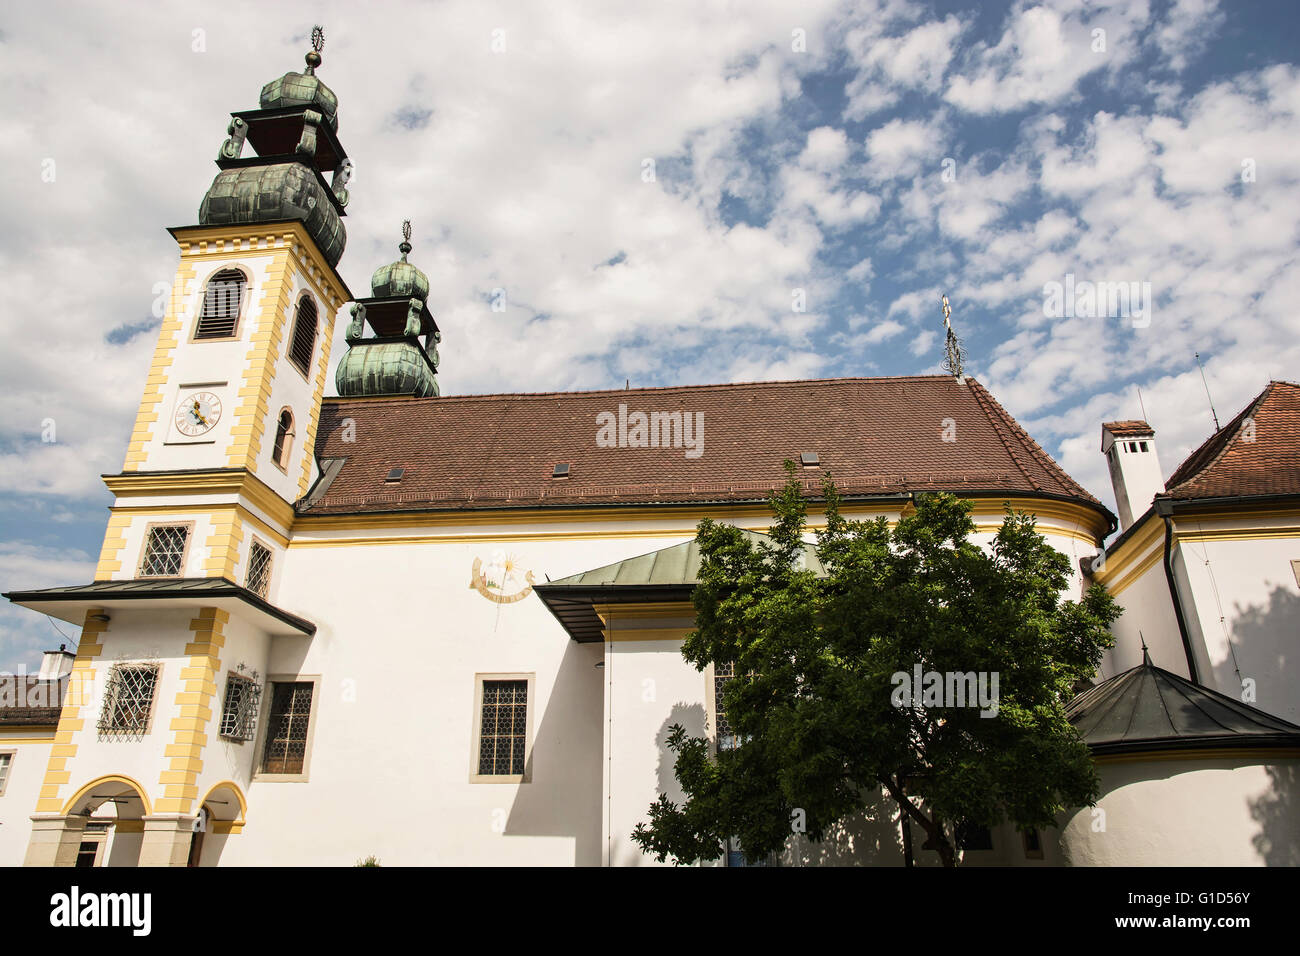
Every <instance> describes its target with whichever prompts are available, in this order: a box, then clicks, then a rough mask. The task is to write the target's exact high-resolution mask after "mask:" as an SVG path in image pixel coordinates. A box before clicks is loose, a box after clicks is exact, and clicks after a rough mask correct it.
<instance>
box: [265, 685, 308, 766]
mask: <svg viewBox="0 0 1300 956" xmlns="http://www.w3.org/2000/svg"><path fill="white" fill-rule="evenodd" d="M271 687H272V691H271V713H270V716H269V718H268V719H267V724H266V747H265V750H264V752H263V754H262V773H302V772H303V766H304V765H305V763H306V760H307V728H308V726H309V725H310V722H311V696H312V684H311V681H295V682H292V683H275V684H272V685H271Z"/></svg>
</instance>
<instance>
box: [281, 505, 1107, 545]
mask: <svg viewBox="0 0 1300 956" xmlns="http://www.w3.org/2000/svg"><path fill="white" fill-rule="evenodd" d="M425 517H426V516H419V517H414V518H413V517H410V516H408V517H406V518H405V519H404V520H403V521H402V522H401V525H402V526H403V527H412V526H418V525H420V524H444V523H446V524H468V525H475V526H477V525H484V524H491V523H492V522H489V521H484V520H464V519H463V518H462V519H461V520H454V521H447V522H442V521H425V520H423V518H425ZM554 517H555V516H553V515H545V514H543V515H541V516H540V517H539V516H538V515H537V514H536V513H535V514H534V515H533V517H532V519H531V521H533V522H535V523H538V524H544V523H546V520H547V519H552V518H554ZM652 517H658V518H663V517H677V516H676V515H672V516H665V515H662V514H660V515H655V516H652ZM620 519H621V520H635V519H633V518H630V517H626V518H625V517H624V516H619V515H611V516H608V517H606V518H604V519H603V520H610V521H614V520H620ZM313 520H320V519H308V518H304V517H299V518H298V519H297V521H296V523H295V526H294V533H295V535H300V534H304V533H310V532H311V531H315V530H325V529H320V528H317V527H313V526H312V525H313ZM559 520H568V519H564V518H561V519H559ZM576 520H586V521H598V520H602V519H599V518H594V517H593V516H591V515H585V516H584V517H583V518H582V519H576ZM518 523H522V521H511V520H509V519H505V520H503V521H502V524H518ZM896 523H897V522H890V526H891V527H893V526H894V525H895V524H896ZM824 527H825V525H824V524H816V523H809V524H808V526H807V530H809V531H820V530H821V529H822V528H824ZM999 528H1001V525H976V527H975V530H976V532H977V533H980V534H996V533H997V531H998V529H999ZM329 530H337V529H334V528H331V529H329ZM1039 532H1040V533H1041V534H1044V535H1052V536H1055V537H1058V538H1066V539H1072V540H1077V541H1082V542H1083V543H1085V544H1087V545H1088V547H1089V548H1096V546H1097V542H1096V539H1095V538H1092V537H1090V536H1089V535H1088V534H1087V533H1085V532H1082V531H1075V530H1072V529H1069V528H1055V527H1047V528H1043V527H1041V526H1040V528H1039ZM695 534H696V529H695V528H694V527H675V528H654V529H645V528H635V529H623V528H611V529H605V530H601V531H514V532H500V531H496V532H492V531H485V532H483V533H481V534H466V533H458V534H415V535H391V536H387V537H383V536H373V535H372V536H365V537H355V538H301V537H294V538H293V539H292V540H291V541H290V542H289V547H290V548H345V547H354V546H355V547H366V546H372V545H395V544H465V543H470V542H475V541H594V540H611V539H617V538H686V539H693V538H694V537H695Z"/></svg>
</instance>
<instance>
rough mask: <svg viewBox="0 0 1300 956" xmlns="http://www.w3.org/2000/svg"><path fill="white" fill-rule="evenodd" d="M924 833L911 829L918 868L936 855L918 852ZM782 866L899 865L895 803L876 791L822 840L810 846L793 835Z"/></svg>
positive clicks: (900, 838)
mask: <svg viewBox="0 0 1300 956" xmlns="http://www.w3.org/2000/svg"><path fill="white" fill-rule="evenodd" d="M924 841H925V834H923V833H920V832H919V831H918V830H917V829H916V828H915V827H914V828H913V829H912V855H913V858H914V859H915V861H916V864H917V865H918V866H926V865H929V864H930V863H932V862H934V863H937V862H938V854H936V853H932V852H930V851H929V850H924V851H923V850H922V849H921V844H922V843H923V842H924ZM781 865H782V866H902V865H903V835H902V832H901V830H900V828H899V824H898V804H897V803H895V802H894V801H893V800H892V799H891V798H889V797H887V796H885V794H884V792H883V791H881V790H877V791H876V793H875V795H874V797H873V798H871V799H870V802H868V803H867V806H866V810H865V811H864V812H862V813H857V814H854V815H853V816H851V817H848V818H846V819H844V820H841V821H839V822H838V823H836V824H834V825H833V826H831V827H830V828H829V829H828V830H827V832H826V837H825V839H823V840H821V841H820V842H817V843H814V842H812V841H811V840H809V839H807V838H806V837H802V836H796V837H794V838H793V839H792V840H791V841H790V843H789V844H788V846H787V848H786V851H785V852H784V853H782V854H781Z"/></svg>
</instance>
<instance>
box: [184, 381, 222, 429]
mask: <svg viewBox="0 0 1300 956" xmlns="http://www.w3.org/2000/svg"><path fill="white" fill-rule="evenodd" d="M220 420H221V399H220V398H218V397H217V396H216V395H214V394H213V393H212V392H186V393H185V394H183V395H181V400H180V402H179V403H178V404H177V406H176V430H177V431H178V432H180V433H181V434H182V435H186V436H188V437H189V438H197V437H198V436H199V435H203V434H206V433H207V432H209V431H211V430H212V427H213V426H214V425H216V423H217V422H218V421H220Z"/></svg>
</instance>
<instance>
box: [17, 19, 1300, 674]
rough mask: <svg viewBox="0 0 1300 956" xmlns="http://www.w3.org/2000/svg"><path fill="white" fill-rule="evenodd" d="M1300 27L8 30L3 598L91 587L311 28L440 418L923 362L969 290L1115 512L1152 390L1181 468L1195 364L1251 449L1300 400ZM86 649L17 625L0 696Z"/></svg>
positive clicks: (916, 368)
mask: <svg viewBox="0 0 1300 956" xmlns="http://www.w3.org/2000/svg"><path fill="white" fill-rule="evenodd" d="M1298 20H1300V12H1298V8H1297V5H1296V4H1294V3H1292V2H1289V0H1279V2H1273V3H1250V2H1245V0H1233V2H1232V3H1230V4H1229V3H1226V2H1225V3H1222V4H1220V3H1216V2H1215V0H1172V2H1171V0H1150V2H1142V0H1129V2H1119V3H1107V2H1104V0H1091V2H1084V0H1046V2H1042V3H1038V2H1032V0H1021V2H1012V3H997V2H988V3H969V4H966V5H956V4H951V3H939V2H934V3H924V2H909V0H856V2H833V0H798V2H793V0H786V2H761V0H744V2H741V0H735V2H726V3H721V2H718V3H710V2H701V0H682V2H667V0H660V2H656V3H642V4H631V3H622V4H610V3H603V2H570V0H548V2H546V3H526V2H518V3H491V2H484V0H464V2H461V0H451V2H442V3H432V4H429V3H423V4H397V3H383V4H374V5H369V4H359V3H356V2H347V3H333V2H326V3H317V4H313V5H310V6H306V5H302V6H300V5H296V4H265V3H255V4H242V3H238V2H222V3H219V4H218V3H195V4H185V3H174V4H168V5H166V6H165V7H162V8H154V7H152V6H151V7H149V8H145V6H144V5H135V4H111V5H106V4H102V3H85V4H75V3H64V2H43V3H40V4H27V5H22V6H18V5H7V6H6V7H5V8H4V10H3V12H0V168H3V169H4V171H5V175H4V176H3V178H0V217H2V219H3V223H4V228H3V230H0V278H2V279H3V281H4V282H5V283H6V285H7V286H8V294H7V295H6V301H7V303H8V304H7V306H6V307H5V308H4V310H3V313H2V314H0V325H2V327H3V332H4V338H5V347H4V348H3V349H0V381H2V382H3V387H4V390H5V396H4V406H3V409H4V411H3V415H2V416H0V489H2V496H0V589H3V590H8V589H10V588H13V587H20V586H21V587H39V586H49V585H54V584H72V583H83V582H85V581H88V580H90V578H91V575H92V571H93V568H94V564H95V559H96V558H97V555H98V549H99V544H100V540H101V538H102V535H103V529H104V525H105V523H106V520H107V512H106V510H105V509H106V507H107V505H108V504H109V502H110V496H109V495H108V493H107V491H106V490H105V489H104V487H103V485H102V483H101V481H100V479H99V475H101V474H103V473H112V472H117V471H119V470H120V468H121V464H122V458H123V455H124V453H125V448H126V443H127V437H128V435H129V432H130V429H131V424H132V419H133V417H134V413H135V410H136V408H137V405H138V401H139V395H140V392H141V389H142V388H143V383H144V376H145V371H146V369H147V367H148V363H149V358H150V355H151V353H152V349H153V346H154V341H155V337H156V330H157V326H158V322H159V320H158V318H156V317H155V316H154V315H153V311H152V307H153V303H154V301H155V299H156V298H157V295H158V289H159V287H160V284H165V283H167V282H169V281H170V280H171V278H172V276H173V273H174V270H175V265H176V251H175V245H174V243H173V241H172V240H171V238H170V236H168V234H167V233H166V232H165V231H164V227H166V226H179V225H188V224H192V223H194V222H195V221H196V219H197V214H198V205H199V201H200V199H201V198H202V196H203V192H204V190H205V189H206V188H207V186H208V184H209V183H210V182H211V179H212V177H213V175H215V172H216V169H215V167H214V166H213V162H212V160H213V158H214V157H215V155H216V151H217V148H218V146H219V145H220V143H221V141H222V140H223V138H224V135H225V128H226V123H227V121H228V114H229V112H230V111H232V110H242V109H248V108H252V107H255V106H256V105H257V94H258V91H259V90H260V88H261V86H262V84H263V83H265V82H266V81H268V80H270V79H272V78H273V77H275V76H278V75H280V74H282V73H284V72H285V71H287V70H291V69H293V70H298V69H301V64H302V55H303V53H304V52H305V50H306V49H307V41H306V37H307V35H308V33H309V31H310V29H311V25H312V24H313V23H314V22H320V23H323V24H324V26H325V30H326V37H327V39H326V45H325V49H324V54H323V55H324V65H323V66H322V67H321V69H320V76H321V78H322V79H323V80H325V82H326V83H328V84H329V85H330V86H331V87H332V88H333V90H334V91H335V92H336V93H337V94H338V97H339V101H340V110H339V116H340V128H339V133H340V138H341V139H342V141H343V143H344V145H345V146H346V148H347V149H348V151H349V154H350V155H351V157H352V158H353V160H354V162H355V163H356V175H355V177H354V179H353V180H352V182H351V184H350V189H351V194H352V202H351V205H350V206H349V213H350V215H349V217H348V219H347V220H346V224H347V228H348V232H349V241H348V248H347V252H346V254H345V255H344V258H343V261H342V263H341V272H342V273H343V276H344V278H345V279H346V280H347V282H348V283H349V285H350V286H351V287H352V289H353V290H354V291H358V293H359V294H361V293H363V292H364V291H365V290H367V289H368V278H369V275H370V273H371V271H372V270H373V269H374V268H375V267H376V266H378V265H380V264H382V263H384V262H387V261H390V260H391V259H392V258H393V256H394V251H395V249H394V247H395V244H396V242H397V241H398V238H399V236H398V232H399V226H400V223H401V221H402V219H404V218H410V219H411V220H412V221H413V223H414V229H415V236H414V245H415V251H414V253H413V254H412V257H411V258H412V261H414V262H416V263H417V264H419V265H420V266H421V267H422V268H423V269H424V270H425V271H426V272H427V273H428V274H429V276H430V280H431V286H432V291H431V293H430V299H431V301H430V303H429V305H430V307H431V309H432V311H433V313H434V314H435V315H436V316H437V317H438V321H439V324H440V326H441V328H442V330H443V336H444V339H443V344H442V346H441V349H440V351H441V355H442V368H441V369H440V374H439V379H440V382H441V384H442V388H443V391H444V393H448V394H450V393H460V394H464V393H470V392H499V391H518V390H550V389H586V388H600V387H608V386H613V385H622V384H623V382H624V381H625V380H631V382H632V383H633V384H635V385H667V384H692V383H708V382H727V381H752V380H767V379H791V378H820V377H834V376H842V375H910V374H925V373H934V372H937V371H938V370H939V362H940V360H941V359H942V334H941V333H942V320H941V316H940V312H939V297H940V295H941V294H943V293H947V294H948V296H949V298H950V300H951V303H952V307H953V318H954V321H955V323H956V325H957V328H958V330H959V332H960V334H961V335H962V337H963V339H964V341H965V344H966V347H967V349H968V352H969V358H968V366H967V370H968V372H969V373H971V374H973V375H975V376H976V377H977V378H979V379H980V380H981V381H982V382H984V383H985V384H986V385H988V386H989V387H990V388H991V389H992V391H993V393H994V394H995V395H996V396H997V397H998V398H999V399H1000V400H1001V402H1002V403H1003V404H1004V405H1005V406H1006V407H1007V408H1008V409H1009V410H1010V411H1011V413H1012V414H1013V415H1015V416H1016V417H1017V418H1018V419H1019V421H1020V422H1021V423H1022V424H1023V425H1024V426H1025V427H1026V428H1027V429H1028V430H1029V432H1030V433H1031V434H1032V435H1034V436H1035V437H1036V438H1037V439H1038V440H1039V442H1041V443H1042V444H1043V445H1044V446H1045V447H1046V448H1047V449H1048V451H1049V452H1051V453H1052V454H1053V455H1054V456H1055V457H1056V458H1057V460H1058V461H1060V462H1061V463H1062V465H1064V467H1065V468H1066V470H1067V471H1069V472H1070V473H1071V474H1072V475H1074V476H1075V477H1076V478H1077V479H1078V480H1080V481H1081V482H1082V483H1083V484H1084V485H1085V486H1086V487H1088V488H1089V489H1090V490H1091V491H1092V492H1093V493H1094V494H1096V495H1097V496H1098V497H1100V498H1102V499H1103V500H1105V501H1106V502H1107V503H1108V504H1112V501H1113V498H1112V495H1111V493H1110V489H1109V483H1108V481H1107V479H1106V475H1105V466H1104V463H1103V461H1102V458H1101V456H1100V453H1099V449H1098V445H1099V441H1100V428H1099V423H1100V422H1102V421H1104V420H1108V419H1111V418H1116V417H1121V418H1138V417H1142V409H1141V406H1140V405H1139V402H1138V391H1137V390H1138V389H1139V388H1140V389H1141V394H1142V400H1143V402H1144V403H1145V413H1146V417H1147V418H1148V419H1149V420H1150V421H1151V422H1152V424H1153V425H1154V426H1155V428H1156V430H1157V436H1158V443H1159V444H1158V447H1159V449H1160V456H1161V461H1162V464H1163V466H1164V471H1165V473H1166V475H1167V474H1168V473H1169V472H1171V471H1172V470H1173V469H1174V467H1175V466H1177V464H1178V463H1179V462H1180V461H1181V460H1182V458H1183V457H1184V456H1185V455H1186V454H1187V453H1188V452H1189V451H1190V450H1191V449H1192V448H1194V447H1195V446H1196V445H1197V444H1199V443H1200V442H1201V441H1203V440H1204V439H1205V438H1206V437H1207V436H1208V435H1209V433H1210V432H1211V430H1212V422H1211V418H1210V412H1209V409H1208V406H1207V402H1206V396H1205V389H1204V387H1203V385H1202V382H1201V377H1200V373H1199V372H1198V371H1197V369H1196V366H1195V363H1194V360H1193V353H1194V352H1195V351H1199V352H1200V354H1201V357H1202V359H1203V361H1204V363H1205V374H1206V377H1207V379H1208V382H1209V386H1210V389H1211V391H1212V393H1213V398H1214V401H1215V403H1216V405H1217V407H1218V410H1219V417H1220V419H1221V420H1223V421H1227V420H1228V418H1230V417H1231V416H1232V415H1233V414H1234V413H1235V412H1236V411H1238V410H1239V409H1240V407H1241V406H1242V405H1243V404H1244V403H1245V402H1247V401H1248V400H1249V399H1250V398H1251V397H1253V396H1254V395H1255V394H1256V393H1258V392H1259V391H1260V390H1261V389H1262V388H1263V387H1264V385H1265V384H1266V383H1267V381H1268V380H1269V379H1270V378H1287V379H1291V380H1295V379H1297V378H1300V371H1297V367H1298V366H1300V339H1298V337H1297V335H1296V330H1297V328H1298V327H1300V321H1297V319H1296V317H1295V312H1296V303H1297V301H1300V258H1298V256H1297V250H1298V248H1300V246H1298V244H1297V229H1298V224H1300V189H1297V185H1298V182H1297V181H1298V180H1300V149H1298V148H1297V146H1296V144H1297V143H1300V72H1298V71H1297V66H1296V62H1295V60H1296V52H1295V51H1296V47H1295V37H1296V35H1297V21H1298ZM1067 274H1068V275H1073V276H1075V277H1076V279H1077V280H1087V281H1105V282H1126V283H1138V284H1139V288H1141V287H1142V286H1141V284H1143V283H1149V288H1150V290H1151V296H1152V297H1153V300H1154V301H1153V303H1152V308H1151V311H1150V313H1149V316H1148V317H1149V320H1150V321H1149V322H1147V321H1144V320H1139V321H1134V320H1133V319H1132V318H1129V317H1123V316H1119V317H1115V316H1109V317H1108V316H1104V315H1103V316H1091V315H1090V316H1077V317H1055V316H1048V315H1046V314H1045V311H1047V310H1045V293H1044V288H1045V286H1048V284H1049V283H1053V282H1055V283H1064V282H1065V277H1066V276H1067ZM498 288H501V289H505V290H506V302H507V304H508V307H507V309H506V311H505V312H494V311H493V310H492V309H491V308H490V298H491V295H492V292H493V290H494V289H498ZM797 290H802V297H803V298H804V300H805V302H806V306H805V308H804V310H803V311H796V310H795V308H794V305H795V301H796V296H797V295H798V294H799V293H798V292H797ZM343 325H344V323H339V327H338V333H339V334H338V341H337V342H336V344H335V359H336V360H337V356H338V353H339V352H341V351H342V331H343ZM331 380H332V375H331ZM47 420H52V421H53V423H54V427H55V438H56V440H55V441H53V442H44V441H42V430H43V427H44V425H43V423H46V422H47ZM1112 507H1113V505H1112ZM57 627H58V628H61V629H62V631H63V632H64V633H66V634H69V635H72V634H73V630H72V628H71V627H70V626H69V625H66V624H62V623H58V624H57ZM57 640H59V637H58V635H57V634H56V633H55V623H52V622H50V621H48V620H47V619H45V618H43V617H41V616H39V615H35V614H32V613H31V612H27V611H24V610H21V609H15V608H12V607H10V606H8V605H7V604H6V605H5V606H4V607H3V608H0V669H3V668H13V667H17V666H18V665H20V664H24V663H26V664H32V663H34V662H35V659H36V655H37V654H38V653H39V651H40V650H41V649H42V648H44V647H46V646H48V645H50V644H52V643H53V642H55V641H57Z"/></svg>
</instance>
